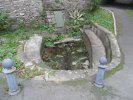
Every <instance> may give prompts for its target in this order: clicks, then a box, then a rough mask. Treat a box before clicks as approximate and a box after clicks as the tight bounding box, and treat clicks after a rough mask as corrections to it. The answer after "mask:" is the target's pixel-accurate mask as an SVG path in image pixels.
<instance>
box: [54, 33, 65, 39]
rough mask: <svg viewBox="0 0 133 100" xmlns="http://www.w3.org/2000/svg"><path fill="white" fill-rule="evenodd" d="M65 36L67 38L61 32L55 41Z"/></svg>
mask: <svg viewBox="0 0 133 100" xmlns="http://www.w3.org/2000/svg"><path fill="white" fill-rule="evenodd" d="M64 38H65V35H64V34H63V33H59V34H58V35H57V37H56V38H55V41H59V40H63V39H64Z"/></svg>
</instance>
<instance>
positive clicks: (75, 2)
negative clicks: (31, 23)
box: [43, 0, 90, 11]
mask: <svg viewBox="0 0 133 100" xmlns="http://www.w3.org/2000/svg"><path fill="white" fill-rule="evenodd" d="M89 1H90V0H43V6H44V8H46V9H49V10H55V9H56V10H57V9H63V10H67V11H71V10H74V9H83V8H85V7H86V6H87V4H89Z"/></svg>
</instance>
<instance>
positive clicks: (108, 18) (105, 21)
mask: <svg viewBox="0 0 133 100" xmlns="http://www.w3.org/2000/svg"><path fill="white" fill-rule="evenodd" d="M84 13H85V15H84V17H85V20H90V21H92V22H93V23H98V24H99V25H101V26H103V27H105V28H107V29H108V30H109V31H111V32H114V25H113V17H112V14H111V13H110V12H108V11H106V10H104V9H102V8H100V9H98V10H96V11H95V12H92V13H90V12H88V11H84Z"/></svg>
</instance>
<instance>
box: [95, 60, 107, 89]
mask: <svg viewBox="0 0 133 100" xmlns="http://www.w3.org/2000/svg"><path fill="white" fill-rule="evenodd" d="M99 63H100V65H99V66H98V72H97V76H96V81H95V86H97V87H99V88H103V87H104V84H103V80H104V73H105V69H106V68H107V65H106V64H107V59H106V57H101V58H100V59H99Z"/></svg>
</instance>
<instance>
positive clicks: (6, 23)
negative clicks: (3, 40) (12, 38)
mask: <svg viewBox="0 0 133 100" xmlns="http://www.w3.org/2000/svg"><path fill="white" fill-rule="evenodd" d="M10 27H11V18H9V16H8V15H7V14H6V13H0V31H5V30H7V29H9V28H10Z"/></svg>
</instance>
